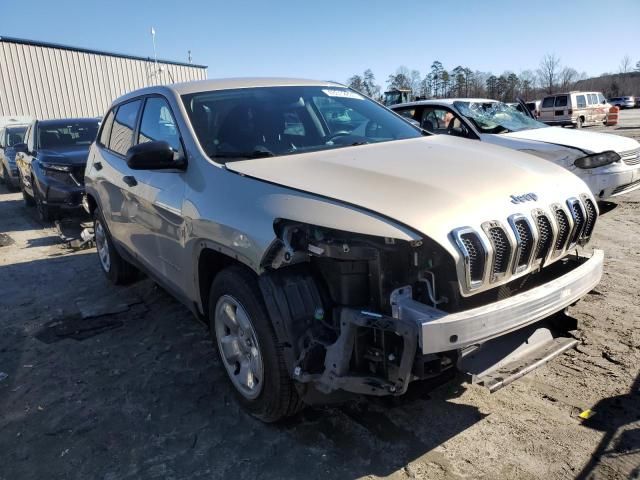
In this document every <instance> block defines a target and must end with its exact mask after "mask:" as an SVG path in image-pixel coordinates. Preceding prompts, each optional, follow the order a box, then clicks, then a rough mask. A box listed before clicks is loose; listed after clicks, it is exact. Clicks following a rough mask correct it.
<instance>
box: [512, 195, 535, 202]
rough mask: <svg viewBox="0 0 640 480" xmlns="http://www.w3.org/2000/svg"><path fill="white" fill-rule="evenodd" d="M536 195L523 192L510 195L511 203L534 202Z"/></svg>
mask: <svg viewBox="0 0 640 480" xmlns="http://www.w3.org/2000/svg"><path fill="white" fill-rule="evenodd" d="M536 200H538V196H537V195H536V194H535V193H525V194H524V195H511V203H524V202H535V201H536Z"/></svg>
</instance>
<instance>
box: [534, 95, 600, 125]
mask: <svg viewBox="0 0 640 480" xmlns="http://www.w3.org/2000/svg"><path fill="white" fill-rule="evenodd" d="M610 107H611V105H609V104H608V103H607V100H606V99H605V98H604V95H603V94H602V93H601V92H568V93H556V94H555V95H549V96H548V97H544V98H543V99H542V105H541V106H540V117H539V118H538V120H540V121H541V122H544V123H546V124H547V125H559V126H566V125H572V126H573V127H575V128H582V126H584V125H600V124H603V123H605V122H606V121H607V113H609V108H610Z"/></svg>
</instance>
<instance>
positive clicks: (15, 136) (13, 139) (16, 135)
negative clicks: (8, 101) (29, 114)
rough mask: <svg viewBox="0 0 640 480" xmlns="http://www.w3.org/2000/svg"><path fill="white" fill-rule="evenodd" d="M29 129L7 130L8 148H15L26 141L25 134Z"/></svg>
mask: <svg viewBox="0 0 640 480" xmlns="http://www.w3.org/2000/svg"><path fill="white" fill-rule="evenodd" d="M26 131H27V127H9V128H7V147H13V146H14V145H16V144H18V143H22V142H23V141H24V134H25V132H26Z"/></svg>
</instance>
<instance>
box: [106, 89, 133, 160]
mask: <svg viewBox="0 0 640 480" xmlns="http://www.w3.org/2000/svg"><path fill="white" fill-rule="evenodd" d="M140 103H141V101H140V100H134V101H133V102H129V103H125V104H124V105H120V107H119V108H118V113H116V118H115V120H114V122H113V128H112V129H111V138H110V139H109V148H110V149H111V150H113V151H114V152H116V153H119V154H120V155H126V154H127V150H129V149H130V148H131V146H132V145H133V131H134V130H135V128H136V119H137V118H138V110H139V109H140Z"/></svg>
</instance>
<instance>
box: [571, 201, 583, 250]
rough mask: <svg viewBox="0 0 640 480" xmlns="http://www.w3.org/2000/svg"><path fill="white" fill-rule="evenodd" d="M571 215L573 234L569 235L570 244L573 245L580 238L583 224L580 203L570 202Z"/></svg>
mask: <svg viewBox="0 0 640 480" xmlns="http://www.w3.org/2000/svg"><path fill="white" fill-rule="evenodd" d="M571 215H572V216H573V234H572V235H571V243H572V244H573V243H575V242H577V241H578V239H579V238H580V234H581V233H582V227H584V224H585V218H584V213H583V211H582V209H581V208H580V202H578V201H577V200H576V201H574V202H571Z"/></svg>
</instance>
